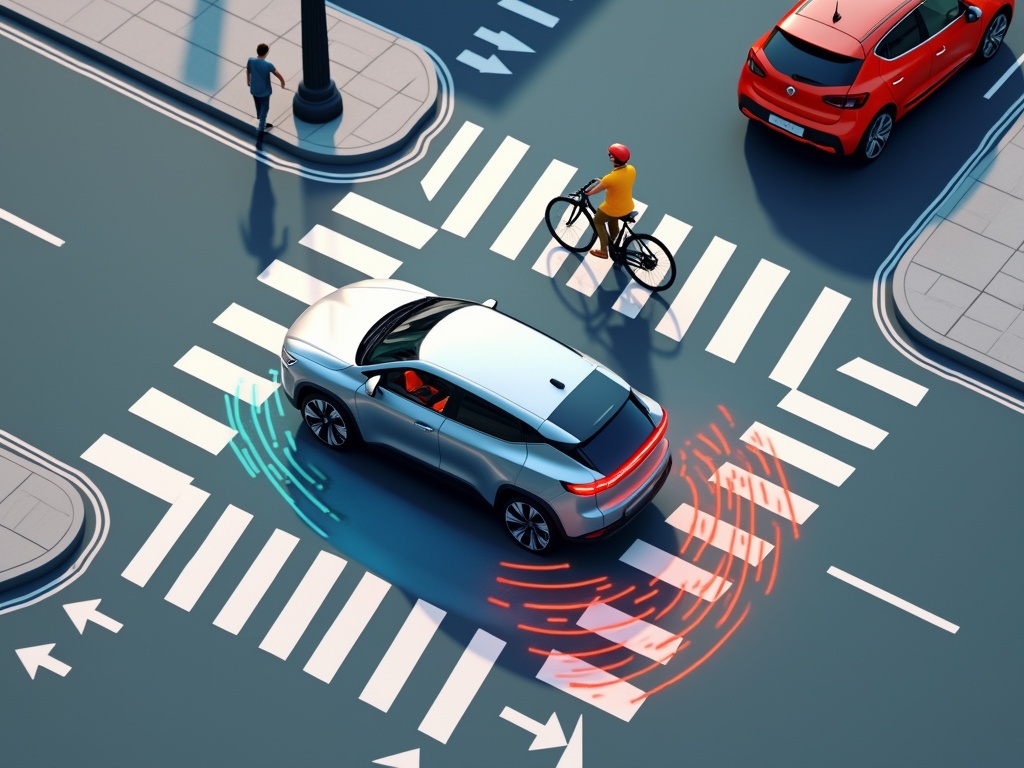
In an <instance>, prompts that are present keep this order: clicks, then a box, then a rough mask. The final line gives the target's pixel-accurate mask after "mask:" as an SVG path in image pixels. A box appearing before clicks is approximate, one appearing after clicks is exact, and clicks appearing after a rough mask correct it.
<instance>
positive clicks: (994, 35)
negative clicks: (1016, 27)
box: [974, 11, 1010, 61]
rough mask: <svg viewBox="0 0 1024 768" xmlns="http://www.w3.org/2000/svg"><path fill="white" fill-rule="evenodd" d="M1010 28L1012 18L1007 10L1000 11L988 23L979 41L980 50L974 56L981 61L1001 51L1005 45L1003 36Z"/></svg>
mask: <svg viewBox="0 0 1024 768" xmlns="http://www.w3.org/2000/svg"><path fill="white" fill-rule="evenodd" d="M1009 28H1010V18H1009V17H1008V16H1007V15H1006V11H999V13H997V14H996V15H995V16H993V17H992V21H990V22H989V23H988V27H987V28H986V29H985V34H984V36H982V38H981V42H980V43H978V50H977V52H976V53H975V54H974V58H976V59H977V60H979V61H988V60H989V59H991V58H992V57H993V56H995V55H996V53H997V52H998V51H999V49H1000V47H1002V45H1003V38H1004V37H1006V30H1007V29H1009Z"/></svg>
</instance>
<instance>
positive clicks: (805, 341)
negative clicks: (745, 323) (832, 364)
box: [768, 288, 850, 389]
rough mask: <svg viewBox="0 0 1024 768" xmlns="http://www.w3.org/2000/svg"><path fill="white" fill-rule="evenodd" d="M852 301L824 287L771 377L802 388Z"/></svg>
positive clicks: (791, 387) (787, 384)
mask: <svg viewBox="0 0 1024 768" xmlns="http://www.w3.org/2000/svg"><path fill="white" fill-rule="evenodd" d="M849 303H850V299H849V298H848V297H847V296H843V295H842V294H841V293H836V292H835V291H833V290H832V289H831V288H822V290H821V293H820V294H819V295H818V298H817V300H816V301H815V302H814V306H813V307H811V310H810V312H808V313H807V316H806V317H805V318H804V321H803V322H802V323H801V324H800V327H799V328H798V329H797V331H796V334H795V335H794V336H793V338H792V339H790V342H789V346H787V347H786V351H785V352H783V353H782V357H780V358H779V362H778V363H776V365H775V369H774V370H773V371H772V372H771V373H770V374H769V375H768V378H769V379H771V380H772V381H777V382H779V383H780V384H782V385H784V386H787V387H789V388H790V389H799V388H800V384H801V383H802V382H803V380H804V376H806V375H807V372H808V371H809V370H810V369H811V365H812V364H813V363H814V360H815V359H816V358H817V357H818V353H819V352H821V349H822V347H824V346H825V342H826V341H828V337H829V336H830V335H831V334H832V331H833V330H834V329H835V327H836V324H837V323H838V322H839V318H840V317H842V316H843V312H844V311H845V310H846V305H847V304H849Z"/></svg>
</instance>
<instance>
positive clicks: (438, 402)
mask: <svg viewBox="0 0 1024 768" xmlns="http://www.w3.org/2000/svg"><path fill="white" fill-rule="evenodd" d="M382 385H383V387H384V388H385V389H387V390H388V391H389V392H394V393H395V394H396V395H401V396H402V397H404V398H406V399H407V400H412V401H413V402H414V403H419V404H420V405H422V406H425V407H427V408H430V409H431V410H433V411H437V412H438V413H444V410H445V408H447V407H448V403H449V402H451V395H452V392H453V389H454V388H453V387H452V386H451V385H450V384H449V383H448V382H446V381H445V380H444V379H442V378H440V377H438V376H434V375H433V374H431V373H427V372H426V371H417V370H415V369H413V368H402V369H398V370H394V371H388V372H387V373H385V374H384V378H383V382H382Z"/></svg>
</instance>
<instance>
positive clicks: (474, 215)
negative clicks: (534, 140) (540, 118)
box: [441, 136, 530, 237]
mask: <svg viewBox="0 0 1024 768" xmlns="http://www.w3.org/2000/svg"><path fill="white" fill-rule="evenodd" d="M529 148H530V147H529V145H527V144H524V143H523V142H521V141H519V140H518V139H513V138H512V137H511V136H506V137H505V140H504V141H503V142H501V146H500V147H498V149H497V150H496V151H495V153H494V154H493V155H491V159H490V160H488V161H487V164H486V165H485V166H484V167H483V170H482V171H480V173H479V174H478V175H477V177H476V178H475V179H473V183H472V184H470V185H469V189H467V190H466V193H465V194H464V195H463V196H462V199H461V200H459V202H458V203H457V204H456V205H455V208H454V209H453V210H452V212H451V213H450V214H448V218H447V219H445V222H444V224H442V225H441V229H443V230H445V231H446V232H451V233H452V234H455V235H458V236H459V237H466V235H468V234H469V233H470V231H471V230H472V229H473V227H474V226H475V225H476V223H477V221H479V220H480V217H481V216H483V214H484V211H486V210H487V206H489V205H490V204H491V201H493V200H494V198H495V196H496V195H497V194H498V190H500V189H501V188H502V186H504V184H505V182H506V181H508V177H509V176H511V175H512V171H514V170H515V169H516V166H517V165H519V161H520V160H522V159H523V155H525V154H526V150H528V149H529Z"/></svg>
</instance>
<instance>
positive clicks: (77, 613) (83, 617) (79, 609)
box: [64, 600, 124, 635]
mask: <svg viewBox="0 0 1024 768" xmlns="http://www.w3.org/2000/svg"><path fill="white" fill-rule="evenodd" d="M99 605H100V601H99V600H83V601H82V602H80V603H65V605H64V610H65V611H67V613H68V616H70V617H71V622H72V623H73V624H74V625H75V627H76V628H77V629H78V634H80V635H82V634H85V625H86V624H87V623H89V622H90V621H91V622H92V623H93V624H99V625H100V626H101V627H103V628H104V629H109V630H110V631H111V632H118V631H120V629H121V627H122V626H124V625H123V624H121V622H119V621H114V620H113V619H112V618H110V617H109V616H107V615H106V614H103V613H100V612H99V611H98V610H97V608H99Z"/></svg>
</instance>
